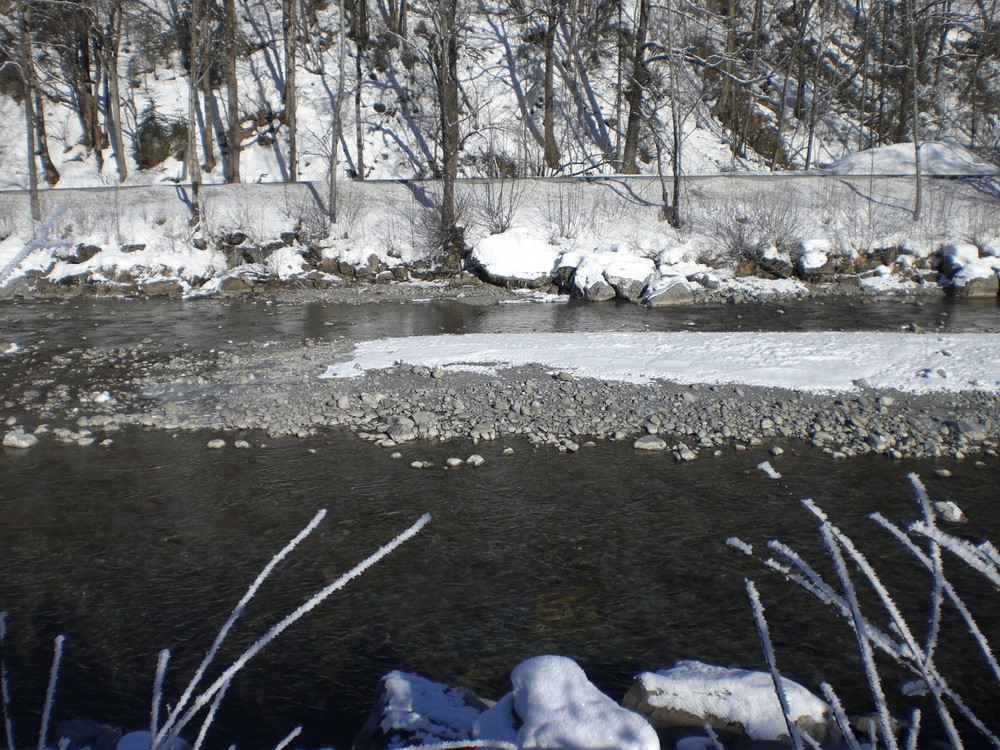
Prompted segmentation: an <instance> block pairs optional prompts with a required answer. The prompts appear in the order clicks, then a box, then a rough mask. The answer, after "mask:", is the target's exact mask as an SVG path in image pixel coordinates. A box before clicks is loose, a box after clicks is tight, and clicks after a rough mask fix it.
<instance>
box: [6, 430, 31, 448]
mask: <svg viewBox="0 0 1000 750" xmlns="http://www.w3.org/2000/svg"><path fill="white" fill-rule="evenodd" d="M35 445H38V438H37V437H35V436H34V435H32V434H31V433H29V432H21V431H20V430H12V431H11V432H8V433H7V434H6V435H4V436H3V447H4V448H31V447H33V446H35Z"/></svg>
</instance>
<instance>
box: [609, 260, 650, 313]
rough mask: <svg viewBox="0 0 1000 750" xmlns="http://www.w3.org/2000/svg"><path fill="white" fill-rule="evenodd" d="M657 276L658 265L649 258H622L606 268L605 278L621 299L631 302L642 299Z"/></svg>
mask: <svg viewBox="0 0 1000 750" xmlns="http://www.w3.org/2000/svg"><path fill="white" fill-rule="evenodd" d="M655 276H656V264H655V263H653V261H651V260H650V259H649V258H639V257H636V256H632V257H627V258H622V259H621V260H616V261H614V262H612V263H609V264H608V265H607V266H605V268H604V278H605V279H607V282H608V283H609V284H611V286H612V287H614V290H615V292H617V294H618V296H619V297H621V298H622V299H624V300H628V301H629V302H638V301H639V300H640V299H642V293H643V292H644V291H645V290H646V287H647V286H648V285H649V284H650V283H651V282H652V281H653V279H654V277H655Z"/></svg>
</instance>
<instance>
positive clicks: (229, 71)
mask: <svg viewBox="0 0 1000 750" xmlns="http://www.w3.org/2000/svg"><path fill="white" fill-rule="evenodd" d="M223 4H224V6H225V7H224V13H225V18H224V30H223V36H224V37H225V45H226V109H227V113H226V115H227V116H226V182H230V183H233V182H239V181H240V153H241V151H242V148H243V144H242V140H243V130H242V128H241V127H240V93H239V84H238V82H237V79H236V52H237V49H236V47H237V34H238V29H237V24H236V0H224V3H223Z"/></svg>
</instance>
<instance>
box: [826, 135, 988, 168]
mask: <svg viewBox="0 0 1000 750" xmlns="http://www.w3.org/2000/svg"><path fill="white" fill-rule="evenodd" d="M913 157H914V154H913V144H912V143H894V144H892V145H890V146H879V147H878V148H873V149H869V150H868V151H859V152H857V153H854V154H848V155H847V156H844V157H842V158H840V159H838V160H837V161H835V162H834V163H833V164H831V165H830V166H829V167H828V168H827V171H828V172H830V173H831V174H835V175H868V174H876V175H907V174H913V173H914V171H915V169H914V158H913ZM920 170H921V172H922V173H923V174H927V175H935V176H942V177H946V176H979V175H982V176H985V175H992V176H995V175H997V174H998V173H1000V169H997V167H996V166H994V165H993V164H989V163H987V162H985V161H983V160H982V159H980V158H979V157H978V156H976V155H975V154H974V153H972V152H971V151H969V150H968V149H967V148H964V147H962V146H960V145H958V144H957V143H952V142H951V141H928V142H925V143H921V144H920Z"/></svg>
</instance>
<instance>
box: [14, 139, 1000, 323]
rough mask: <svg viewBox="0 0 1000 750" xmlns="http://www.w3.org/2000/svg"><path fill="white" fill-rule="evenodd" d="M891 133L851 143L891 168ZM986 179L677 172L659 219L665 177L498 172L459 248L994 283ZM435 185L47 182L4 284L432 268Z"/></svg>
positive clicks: (992, 220)
mask: <svg viewBox="0 0 1000 750" xmlns="http://www.w3.org/2000/svg"><path fill="white" fill-rule="evenodd" d="M930 145H932V144H927V146H930ZM887 148H889V147H887ZM892 148H895V147H892ZM896 152H899V153H896ZM901 153H903V152H902V151H901V150H900V149H898V148H897V149H896V151H895V152H893V153H890V154H889V155H888V156H885V155H882V154H881V152H880V153H879V154H874V155H865V154H858V155H855V156H856V157H857V159H860V160H861V161H864V160H865V159H868V160H869V161H871V160H874V159H881V161H879V162H878V164H879V165H882V162H886V163H887V164H889V165H890V166H887V167H885V169H887V170H889V171H893V170H892V169H890V167H891V165H892V164H898V163H899V161H900V154H901ZM948 154H949V155H950V157H954V154H953V153H952V151H948ZM928 158H929V160H930V166H931V167H933V166H934V164H935V162H934V161H933V160H932V159H930V157H928ZM954 158H957V157H954ZM954 158H950V160H944V161H943V166H942V167H941V168H942V169H943V168H945V167H948V169H949V170H950V169H952V167H950V166H949V165H950V164H951V163H952V162H953V161H954ZM970 158H971V157H970ZM882 166H884V165H882ZM974 166H977V167H978V166H980V165H974ZM987 167H989V165H984V166H982V168H987ZM879 168H881V166H880V167H879ZM844 169H845V170H848V171H851V170H852V169H853V167H851V166H850V165H845V166H844ZM899 169H900V170H902V171H903V172H904V173H905V168H904V167H899ZM971 169H972V168H971V167H970V168H969V169H968V170H967V172H968V171H969V170H971ZM963 174H965V173H963ZM985 179H987V178H984V177H976V178H970V179H969V180H961V181H957V180H928V181H927V183H926V185H925V187H924V193H923V209H922V214H921V215H922V218H921V220H920V221H914V220H913V212H912V208H913V197H914V196H913V180H912V179H899V178H893V177H878V176H873V175H872V173H869V175H868V176H863V175H858V176H851V177H835V176H831V175H830V174H829V173H825V174H824V173H817V174H813V175H795V176H793V175H747V174H744V175H725V176H714V177H706V178H689V180H688V181H686V182H685V184H684V190H683V196H684V197H683V200H682V205H681V206H680V217H681V219H682V221H683V226H682V227H680V228H674V227H671V226H670V225H669V224H667V223H666V222H664V221H663V220H662V216H661V213H662V212H661V208H662V207H661V205H660V201H661V186H660V184H659V182H658V181H657V180H655V179H651V178H648V177H625V176H608V177H602V178H600V179H594V180H590V181H579V180H572V179H563V180H507V181H504V184H503V186H502V187H503V189H504V190H506V191H507V192H506V193H504V195H506V196H507V198H505V199H504V200H505V201H506V202H499V201H498V199H497V198H496V195H497V190H498V186H497V184H496V182H497V181H494V183H492V184H491V183H487V182H484V181H478V180H477V181H468V182H460V184H459V186H458V190H459V193H460V197H461V202H462V205H463V206H465V215H463V216H462V217H461V222H462V224H463V227H464V237H465V242H466V243H467V246H468V248H469V259H468V268H469V269H470V270H474V271H475V272H476V273H478V274H479V275H480V276H482V277H483V278H485V279H487V280H489V281H491V282H493V283H495V284H498V285H502V286H508V287H531V288H536V289H543V290H548V291H560V292H563V293H567V294H570V295H573V296H576V297H580V298H583V299H587V300H593V301H600V300H607V299H612V298H617V299H622V300H628V301H632V302H638V303H642V304H646V305H649V306H653V307H656V306H661V305H667V304H674V305H675V304H686V303H690V302H693V301H708V300H722V301H755V300H759V299H763V298H775V297H781V298H785V297H797V296H804V295H807V294H812V293H815V292H816V291H817V290H818V289H820V288H822V289H823V290H826V292H827V293H856V292H858V291H859V290H860V291H863V292H870V293H885V292H891V293H900V294H912V293H917V292H921V293H928V292H929V293H941V292H942V291H944V292H948V293H950V294H954V295H956V296H963V297H968V296H982V297H994V298H995V297H996V296H997V290H998V281H997V274H998V271H1000V219H998V216H1000V214H998V212H997V211H996V206H995V204H994V201H993V199H991V198H990V197H989V185H984V184H982V181H983V180H985ZM439 187H440V186H439V185H438V184H437V183H435V182H434V181H413V182H410V183H389V182H364V183H354V182H352V183H344V184H343V185H342V187H341V196H340V204H341V213H340V217H339V221H338V223H337V224H335V225H331V224H330V223H329V217H327V216H326V214H325V211H324V210H323V208H322V205H321V199H320V198H319V197H318V196H319V194H320V193H321V192H322V191H323V190H325V188H323V187H321V186H318V185H310V184H307V183H300V184H296V185H279V184H271V185H263V184H262V185H250V184H242V185H211V186H205V187H203V189H202V201H203V204H204V205H203V211H202V221H201V224H200V225H198V226H197V227H192V226H191V224H190V220H191V211H190V195H189V193H188V191H187V190H186V188H184V187H183V186H172V187H169V188H168V187H166V186H147V187H128V188H117V189H116V188H103V189H95V190H88V191H75V190H65V191H63V190H52V191H45V192H44V193H43V209H44V213H45V214H46V216H47V218H46V220H45V221H43V222H42V223H41V224H40V225H39V226H37V227H33V226H32V225H31V222H30V221H28V220H27V217H26V213H25V212H26V207H27V198H26V196H25V195H23V194H13V193H0V238H3V239H0V288H2V289H3V290H4V292H5V293H7V294H10V293H39V292H40V293H45V294H53V295H66V294H79V293H97V294H145V295H153V294H160V295H162V294H169V295H182V294H187V295H205V294H214V293H220V292H221V293H240V292H247V291H257V290H264V289H271V288H273V287H274V285H291V286H293V287H297V288H298V287H317V288H324V289H326V288H329V287H330V286H333V285H339V284H342V283H343V282H345V281H353V280H362V281H370V282H392V281H397V280H406V279H408V278H410V277H411V274H412V275H415V276H425V275H426V274H431V275H433V274H434V273H435V272H436V271H435V269H436V260H435V251H434V246H435V245H434V243H435V237H436V235H435V233H434V231H433V227H434V223H435V221H437V215H438V214H437V212H436V211H437V209H436V208H435V205H436V200H437V199H436V197H435V193H436V191H437V190H438V189H439ZM502 218H503V219H504V221H500V219H502ZM498 224H499V225H498ZM501 228H502V231H500V230H501Z"/></svg>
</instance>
